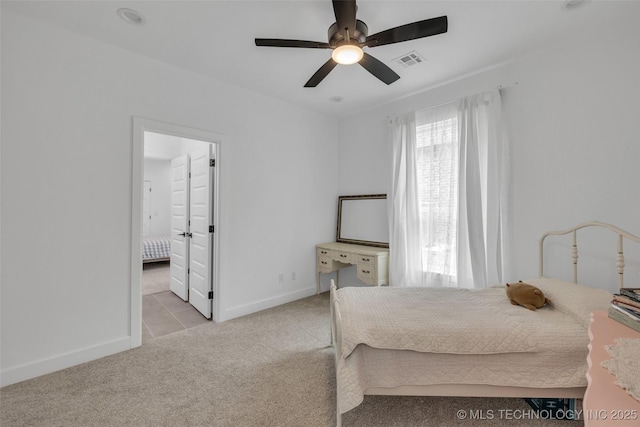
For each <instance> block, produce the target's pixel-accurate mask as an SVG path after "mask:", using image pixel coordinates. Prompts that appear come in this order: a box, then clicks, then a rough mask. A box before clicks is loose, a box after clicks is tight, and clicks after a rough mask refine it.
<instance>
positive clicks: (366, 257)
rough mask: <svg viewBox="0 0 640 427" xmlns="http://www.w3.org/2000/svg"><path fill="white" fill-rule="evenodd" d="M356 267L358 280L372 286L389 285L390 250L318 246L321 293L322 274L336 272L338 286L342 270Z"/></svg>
mask: <svg viewBox="0 0 640 427" xmlns="http://www.w3.org/2000/svg"><path fill="white" fill-rule="evenodd" d="M352 265H355V266H356V268H357V276H358V279H359V280H361V281H362V282H364V283H366V284H368V285H372V286H380V285H388V284H389V249H388V248H378V247H372V246H364V245H354V244H350V243H338V242H331V243H323V244H320V245H317V246H316V280H317V282H316V286H317V289H316V291H317V293H320V273H331V272H333V271H336V272H337V273H336V285H338V282H339V274H340V269H341V268H345V267H351V266H352Z"/></svg>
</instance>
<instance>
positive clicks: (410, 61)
mask: <svg viewBox="0 0 640 427" xmlns="http://www.w3.org/2000/svg"><path fill="white" fill-rule="evenodd" d="M394 62H396V63H398V64H400V65H402V66H403V67H405V68H407V67H411V66H413V65H418V64H422V63H423V62H425V59H424V58H423V57H422V56H420V54H419V53H418V52H416V51H415V50H413V51H411V52H409V53H407V54H405V55H402V56H401V57H399V58H396V59H394Z"/></svg>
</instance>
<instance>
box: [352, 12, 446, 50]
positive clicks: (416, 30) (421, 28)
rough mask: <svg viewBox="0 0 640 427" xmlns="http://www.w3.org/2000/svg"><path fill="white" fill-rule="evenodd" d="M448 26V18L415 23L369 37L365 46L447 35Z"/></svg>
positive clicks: (443, 17) (441, 17) (442, 17)
mask: <svg viewBox="0 0 640 427" xmlns="http://www.w3.org/2000/svg"><path fill="white" fill-rule="evenodd" d="M448 25H449V24H448V20H447V17H446V16H440V17H438V18H431V19H425V20H424V21H418V22H413V23H411V24H406V25H401V26H399V27H395V28H390V29H388V30H385V31H381V32H379V33H376V34H372V35H370V36H368V37H367V39H366V40H365V42H364V44H365V46H369V47H375V46H382V45H385V44H391V43H399V42H404V41H407V40H414V39H420V38H422V37H429V36H435V35H436V34H442V33H446V32H447V28H448Z"/></svg>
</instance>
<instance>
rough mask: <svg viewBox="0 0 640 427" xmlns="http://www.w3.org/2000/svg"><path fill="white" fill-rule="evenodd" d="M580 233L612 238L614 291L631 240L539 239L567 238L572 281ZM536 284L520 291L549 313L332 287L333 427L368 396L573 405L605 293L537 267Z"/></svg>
mask: <svg viewBox="0 0 640 427" xmlns="http://www.w3.org/2000/svg"><path fill="white" fill-rule="evenodd" d="M588 226H598V227H605V228H608V229H610V230H612V231H614V232H616V233H618V237H619V243H618V253H617V255H616V256H617V258H616V259H617V262H616V264H617V268H618V275H619V282H620V283H619V284H620V286H622V280H623V279H622V277H623V276H622V275H623V269H624V258H623V254H622V239H623V238H628V239H631V240H633V241H635V242H640V237H637V236H634V235H631V234H630V233H627V232H624V231H623V230H620V229H619V228H617V227H613V226H610V225H608V224H602V223H588V224H582V225H580V226H577V227H575V228H573V229H571V230H567V231H566V232H565V231H563V232H552V233H547V234H546V235H545V236H544V237H546V236H547V235H551V234H568V233H573V236H574V246H573V263H574V282H575V281H576V278H577V258H578V256H577V246H576V244H575V242H576V239H575V234H576V232H577V230H580V229H582V228H584V227H588ZM544 237H543V239H541V241H540V246H541V248H542V247H543V242H544ZM541 259H542V250H541ZM540 276H541V277H540V278H538V279H534V280H527V281H526V282H527V283H530V284H532V285H534V286H536V287H538V288H540V289H541V290H542V291H543V292H544V294H545V296H547V297H548V298H549V299H551V301H552V302H553V305H552V306H545V307H543V308H540V309H538V310H536V311H532V310H528V309H526V308H524V307H521V306H516V305H512V304H511V303H510V301H509V299H508V298H507V296H506V293H505V288H504V286H495V287H491V288H487V289H478V290H466V289H453V288H445V289H443V288H400V287H397V288H394V287H364V288H362V287H345V288H342V289H337V288H336V287H335V285H334V284H333V283H332V285H331V313H332V316H331V318H332V337H333V338H332V339H333V344H334V347H335V354H336V384H337V424H338V425H339V426H340V425H341V423H342V421H341V419H342V414H344V413H346V412H348V411H349V410H351V409H353V408H355V407H356V406H358V405H359V404H360V403H361V402H362V400H363V399H364V396H365V395H369V394H371V395H374V394H381V395H419V396H494V397H535V398H542V397H554V398H582V396H583V395H584V391H585V388H586V385H587V380H586V376H585V374H586V371H587V362H586V358H587V353H588V347H587V346H588V343H589V338H588V334H587V329H588V326H589V322H590V314H591V312H592V311H593V310H607V309H608V307H609V305H610V303H611V299H612V294H611V293H610V292H608V291H606V290H603V289H595V288H591V287H588V286H584V285H581V284H577V283H572V282H567V281H563V280H559V279H552V278H546V277H543V268H542V264H541V266H540Z"/></svg>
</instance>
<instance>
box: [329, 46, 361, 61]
mask: <svg viewBox="0 0 640 427" xmlns="http://www.w3.org/2000/svg"><path fill="white" fill-rule="evenodd" d="M363 56H364V52H362V49H361V48H360V47H359V46H356V45H353V44H343V45H342V46H338V47H337V48H335V49H334V50H333V52H332V53H331V58H332V59H333V60H334V61H336V62H337V63H338V64H342V65H349V64H355V63H356V62H360V60H361V59H362V57H363Z"/></svg>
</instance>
